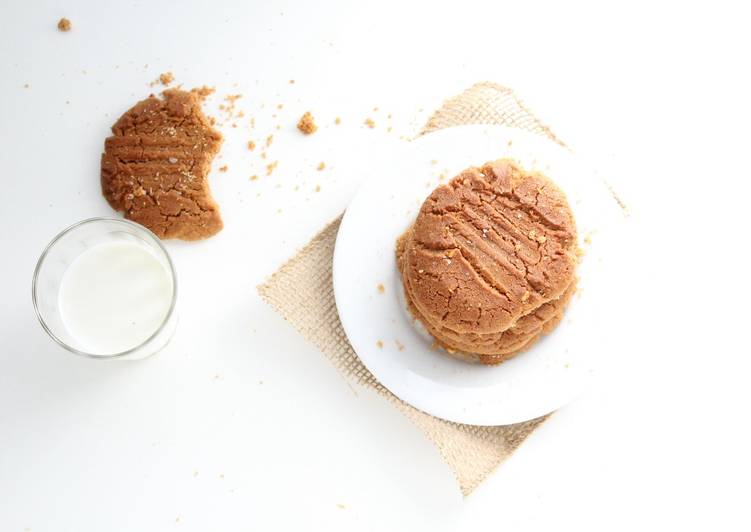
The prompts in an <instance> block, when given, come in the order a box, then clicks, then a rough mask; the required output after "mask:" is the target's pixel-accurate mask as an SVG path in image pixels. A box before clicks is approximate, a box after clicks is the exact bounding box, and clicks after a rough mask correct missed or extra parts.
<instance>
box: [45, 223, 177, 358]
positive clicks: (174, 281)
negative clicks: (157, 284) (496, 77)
mask: <svg viewBox="0 0 751 532" xmlns="http://www.w3.org/2000/svg"><path fill="white" fill-rule="evenodd" d="M96 222H115V223H117V224H122V225H125V226H129V227H133V228H136V229H138V230H139V231H142V232H143V233H145V235H146V236H148V237H149V238H150V239H151V241H152V242H154V243H155V244H156V245H157V247H159V249H161V250H162V252H163V253H164V256H165V257H167V264H169V271H170V275H171V278H172V301H171V302H170V307H169V310H168V311H167V314H165V315H164V319H163V320H162V322H161V323H160V324H159V327H157V328H156V330H155V331H154V332H153V333H152V334H151V335H149V337H148V338H146V339H145V340H144V341H143V342H141V343H139V344H138V345H135V346H133V347H131V348H129V349H126V350H125V351H120V352H119V353H113V354H108V355H101V354H99V355H98V354H96V353H88V352H86V351H81V350H80V349H76V348H75V347H73V346H72V345H69V344H68V343H67V342H65V341H63V340H61V339H60V338H58V336H57V335H55V333H53V332H52V330H51V329H50V328H49V326H48V325H47V323H46V322H45V320H44V318H43V317H42V315H41V313H40V312H39V307H38V304H37V290H36V288H37V280H38V277H39V272H40V270H41V268H42V264H43V263H44V259H45V258H46V257H47V254H48V253H49V251H50V250H51V249H52V247H53V246H54V245H55V244H56V243H57V242H58V241H59V240H60V239H61V238H62V237H64V236H65V235H67V234H68V233H70V232H71V231H73V230H74V229H77V228H78V227H81V226H82V225H87V224H91V223H96ZM31 300H32V303H33V304H34V313H35V314H36V316H37V319H38V320H39V323H40V324H41V326H42V328H43V329H44V330H45V332H46V333H47V334H48V335H49V337H50V338H52V339H53V340H54V341H55V343H57V344H58V345H59V346H60V347H62V348H64V349H65V350H67V351H69V352H71V353H73V354H75V355H80V356H83V357H87V358H95V359H110V358H122V357H125V356H127V355H130V354H132V353H134V352H136V351H138V350H139V349H141V348H142V347H144V346H146V345H147V344H149V342H151V341H152V340H154V339H155V338H156V337H157V336H158V335H159V333H161V332H162V331H163V330H164V328H165V326H166V325H167V324H168V323H169V321H170V318H171V317H172V315H173V314H174V311H175V304H176V302H177V272H176V271H175V265H174V264H173V263H172V257H170V254H169V252H168V251H167V248H165V247H164V244H162V242H161V240H159V237H157V236H156V235H155V234H154V233H153V232H152V231H151V230H150V229H148V228H147V227H144V226H143V225H141V224H138V223H135V222H131V221H130V220H125V219H123V218H107V217H103V216H100V217H94V218H86V219H85V220H81V221H80V222H76V223H74V224H73V225H70V226H68V227H66V228H65V229H63V230H62V231H60V232H59V233H58V234H57V235H56V236H55V237H54V238H53V239H52V240H50V242H49V244H47V245H46V246H45V248H44V250H43V251H42V254H41V255H40V256H39V259H38V260H37V264H36V267H35V268H34V276H33V277H32V280H31Z"/></svg>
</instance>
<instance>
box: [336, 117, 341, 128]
mask: <svg viewBox="0 0 751 532" xmlns="http://www.w3.org/2000/svg"><path fill="white" fill-rule="evenodd" d="M334 123H335V124H336V125H337V126H338V125H339V124H341V123H342V119H341V118H339V117H338V116H337V117H336V118H335V119H334Z"/></svg>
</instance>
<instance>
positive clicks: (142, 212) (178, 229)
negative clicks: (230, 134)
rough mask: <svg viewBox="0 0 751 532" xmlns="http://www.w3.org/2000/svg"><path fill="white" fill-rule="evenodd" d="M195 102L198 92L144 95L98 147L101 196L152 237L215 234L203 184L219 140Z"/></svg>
mask: <svg viewBox="0 0 751 532" xmlns="http://www.w3.org/2000/svg"><path fill="white" fill-rule="evenodd" d="M201 103H202V99H201V96H200V91H195V92H186V91H182V90H177V89H169V90H166V91H164V93H163V97H162V98H159V97H156V96H153V95H151V96H149V97H148V98H146V99H145V100H142V101H140V102H138V103H137V104H136V105H134V106H133V107H132V108H131V109H129V110H128V111H127V112H126V113H125V114H123V116H121V117H120V119H119V120H118V121H117V122H116V123H115V125H113V126H112V133H113V136H111V137H108V138H107V139H106V140H105V142H104V153H103V154H102V163H101V183H102V193H103V194H104V197H105V198H106V199H107V201H108V202H109V204H110V205H111V206H112V208H114V209H116V210H118V211H123V212H124V213H125V217H126V218H128V219H130V220H133V221H135V222H138V223H140V224H141V225H144V226H146V227H148V228H149V229H151V231H153V232H154V233H155V234H156V235H157V236H158V237H159V238H165V239H166V238H180V239H183V240H200V239H202V238H207V237H210V236H212V235H214V234H216V233H217V232H219V231H220V230H221V229H222V227H223V224H222V218H221V216H220V214H219V206H218V205H217V204H216V202H215V201H214V199H213V198H212V197H211V192H210V190H209V184H208V179H207V176H208V173H209V170H210V167H211V161H212V159H213V158H214V156H215V155H216V154H217V152H218V151H219V148H220V147H221V144H222V135H221V133H219V132H218V131H217V130H215V129H214V128H213V127H212V125H211V122H210V121H209V119H208V118H207V117H206V116H205V115H204V114H203V111H202V110H201Z"/></svg>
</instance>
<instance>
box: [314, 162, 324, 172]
mask: <svg viewBox="0 0 751 532" xmlns="http://www.w3.org/2000/svg"><path fill="white" fill-rule="evenodd" d="M324 168H326V163H325V162H323V161H321V162H320V163H318V167H317V168H316V170H318V171H319V172H320V171H321V170H323V169H324Z"/></svg>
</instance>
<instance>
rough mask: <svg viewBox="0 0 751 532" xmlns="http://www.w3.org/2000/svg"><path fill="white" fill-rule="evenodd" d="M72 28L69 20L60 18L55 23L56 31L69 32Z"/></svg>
mask: <svg viewBox="0 0 751 532" xmlns="http://www.w3.org/2000/svg"><path fill="white" fill-rule="evenodd" d="M72 27H73V24H71V23H70V20H68V19H67V18H65V17H63V18H61V19H60V20H59V21H58V23H57V29H58V30H60V31H63V32H65V31H70V29H71V28H72Z"/></svg>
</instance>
